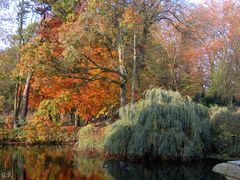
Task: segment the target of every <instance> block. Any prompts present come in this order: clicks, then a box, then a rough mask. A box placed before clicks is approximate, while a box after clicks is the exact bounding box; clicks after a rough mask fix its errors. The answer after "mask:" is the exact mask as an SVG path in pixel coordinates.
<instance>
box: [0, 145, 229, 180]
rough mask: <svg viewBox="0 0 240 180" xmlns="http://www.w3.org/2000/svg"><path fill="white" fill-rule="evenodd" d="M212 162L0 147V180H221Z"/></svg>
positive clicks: (62, 149)
mask: <svg viewBox="0 0 240 180" xmlns="http://www.w3.org/2000/svg"><path fill="white" fill-rule="evenodd" d="M217 163H218V162H216V161H213V160H204V161H196V162H189V163H184V164H182V163H176V162H175V163H173V162H172V163H157V164H156V163H154V164H151V165H149V164H144V163H130V162H123V161H118V160H101V159H95V158H86V157H81V156H80V155H77V154H76V153H75V152H74V151H73V150H72V148H71V147H62V146H38V147H37V146H34V147H30V146H29V147H19V146H18V147H15V146H12V147H11V146H5V147H0V179H19V180H24V179H32V180H38V179H39V180H44V179H50V180H51V179H60V180H61V179H62V180H68V179H69V180H70V179H95V180H102V179H107V180H108V179H119V180H122V179H134V180H141V179H150V180H152V179H153V180H155V179H156V180H157V179H158V180H161V179H163V180H172V179H174V180H175V179H177V180H181V179H184V180H185V179H187V180H193V179H194V180H221V179H225V178H224V177H223V176H222V175H220V174H216V173H214V172H212V167H213V166H214V165H215V164H217Z"/></svg>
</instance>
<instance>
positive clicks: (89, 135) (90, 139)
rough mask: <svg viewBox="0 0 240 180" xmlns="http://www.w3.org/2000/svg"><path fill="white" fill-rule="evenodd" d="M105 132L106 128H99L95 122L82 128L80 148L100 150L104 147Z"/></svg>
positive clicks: (79, 137) (91, 150)
mask: <svg viewBox="0 0 240 180" xmlns="http://www.w3.org/2000/svg"><path fill="white" fill-rule="evenodd" d="M104 139H105V133H104V128H97V127H95V126H94V125H93V124H89V125H87V126H85V127H83V128H81V129H80V131H79V133H78V142H79V143H78V145H77V146H78V149H81V150H84V151H90V152H93V151H96V150H97V151H99V152H103V151H104V149H103V147H104Z"/></svg>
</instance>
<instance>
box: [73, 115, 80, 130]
mask: <svg viewBox="0 0 240 180" xmlns="http://www.w3.org/2000/svg"><path fill="white" fill-rule="evenodd" d="M74 126H75V127H79V126H80V118H79V115H77V114H76V113H75V123H74Z"/></svg>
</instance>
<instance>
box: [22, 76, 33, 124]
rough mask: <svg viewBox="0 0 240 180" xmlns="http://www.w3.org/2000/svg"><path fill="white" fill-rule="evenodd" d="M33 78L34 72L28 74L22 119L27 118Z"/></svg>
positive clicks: (23, 98)
mask: <svg viewBox="0 0 240 180" xmlns="http://www.w3.org/2000/svg"><path fill="white" fill-rule="evenodd" d="M31 79H32V72H30V73H29V74H28V77H27V80H26V83H25V87H24V91H23V96H22V110H21V119H22V120H25V118H26V117H27V113H28V101H29V90H30V81H31Z"/></svg>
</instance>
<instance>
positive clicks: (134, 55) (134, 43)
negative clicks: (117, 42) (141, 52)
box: [131, 33, 137, 105]
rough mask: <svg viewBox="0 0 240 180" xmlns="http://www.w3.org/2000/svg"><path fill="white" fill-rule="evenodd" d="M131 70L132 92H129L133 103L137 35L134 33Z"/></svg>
mask: <svg viewBox="0 0 240 180" xmlns="http://www.w3.org/2000/svg"><path fill="white" fill-rule="evenodd" d="M133 41H134V42H133V47H134V50H133V51H134V52H133V72H132V92H131V105H133V104H134V103H135V91H136V76H137V49H136V47H137V42H136V41H137V35H136V33H134V40H133Z"/></svg>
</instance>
